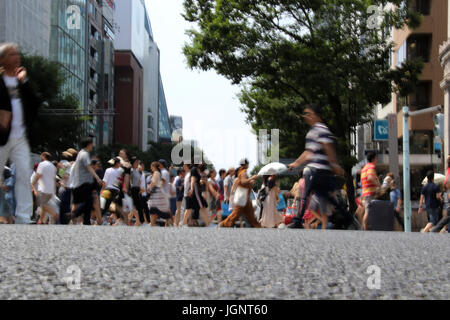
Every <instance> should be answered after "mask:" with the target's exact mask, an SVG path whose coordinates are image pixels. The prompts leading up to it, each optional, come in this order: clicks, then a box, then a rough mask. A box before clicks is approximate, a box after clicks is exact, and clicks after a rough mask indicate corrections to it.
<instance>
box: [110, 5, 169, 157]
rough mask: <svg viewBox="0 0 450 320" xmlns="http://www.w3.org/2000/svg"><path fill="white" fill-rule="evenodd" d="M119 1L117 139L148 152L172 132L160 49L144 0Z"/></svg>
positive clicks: (116, 76)
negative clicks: (161, 70) (161, 67)
mask: <svg viewBox="0 0 450 320" xmlns="http://www.w3.org/2000/svg"><path fill="white" fill-rule="evenodd" d="M115 4H116V11H115V22H116V23H117V25H118V29H119V31H118V32H117V34H116V41H115V50H116V69H115V72H116V74H115V79H116V86H115V90H116V101H115V106H116V113H117V114H116V117H115V124H116V126H115V140H116V142H121V143H125V144H134V145H137V146H139V148H140V149H141V150H143V151H146V150H147V149H148V148H149V145H150V143H151V142H158V141H165V140H167V141H170V140H171V134H172V131H171V128H170V122H169V113H168V111H167V103H166V99H165V94H164V87H163V83H162V79H161V73H160V52H159V48H158V46H157V44H156V43H155V41H154V37H153V31H152V28H151V23H150V19H149V17H148V14H147V8H146V6H145V3H144V1H143V0H135V1H128V0H117V1H116V3H115ZM119 92H120V95H119V94H117V93H119ZM124 92H126V93H125V94H123V93H124ZM125 97H126V98H125ZM130 104H131V107H130Z"/></svg>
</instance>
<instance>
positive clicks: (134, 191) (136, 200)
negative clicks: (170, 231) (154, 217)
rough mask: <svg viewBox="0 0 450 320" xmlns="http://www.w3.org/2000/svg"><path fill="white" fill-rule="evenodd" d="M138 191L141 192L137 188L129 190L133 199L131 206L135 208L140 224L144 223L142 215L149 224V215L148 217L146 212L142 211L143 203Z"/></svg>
mask: <svg viewBox="0 0 450 320" xmlns="http://www.w3.org/2000/svg"><path fill="white" fill-rule="evenodd" d="M140 191H141V188H139V187H133V188H131V198H132V199H133V204H134V206H135V207H136V210H137V212H138V214H139V220H140V221H141V223H144V222H145V220H144V213H145V216H146V218H147V221H148V222H150V215H149V212H148V210H147V211H145V209H144V208H145V207H144V205H145V202H144V201H143V198H142V196H141V194H140Z"/></svg>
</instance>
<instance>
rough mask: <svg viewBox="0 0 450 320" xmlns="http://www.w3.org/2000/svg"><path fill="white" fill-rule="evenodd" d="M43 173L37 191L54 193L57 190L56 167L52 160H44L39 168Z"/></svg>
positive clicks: (40, 172)
mask: <svg viewBox="0 0 450 320" xmlns="http://www.w3.org/2000/svg"><path fill="white" fill-rule="evenodd" d="M36 173H37V174H40V175H41V178H40V179H39V180H38V187H37V191H39V192H42V193H45V194H54V193H55V191H56V167H55V166H54V165H53V163H51V162H50V161H47V160H46V161H42V162H41V163H40V164H39V166H38V168H37V170H36Z"/></svg>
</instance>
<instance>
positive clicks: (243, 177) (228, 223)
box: [218, 159, 261, 228]
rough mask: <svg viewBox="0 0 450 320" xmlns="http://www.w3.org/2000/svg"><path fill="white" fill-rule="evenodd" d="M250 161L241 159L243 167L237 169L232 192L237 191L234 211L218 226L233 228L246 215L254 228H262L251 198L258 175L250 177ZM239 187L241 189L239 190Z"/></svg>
mask: <svg viewBox="0 0 450 320" xmlns="http://www.w3.org/2000/svg"><path fill="white" fill-rule="evenodd" d="M248 167H249V162H248V160H247V159H244V160H241V167H240V168H239V169H238V170H237V173H238V177H237V180H236V184H235V187H234V189H236V190H231V194H233V193H234V192H236V193H235V199H234V201H235V203H234V206H233V208H234V209H233V212H232V213H231V214H230V215H229V216H228V218H226V219H225V220H224V221H222V222H221V223H219V225H218V227H219V228H222V227H225V228H231V227H233V226H234V224H235V222H236V221H237V220H238V219H239V218H241V216H244V217H245V219H246V220H247V222H248V223H249V224H250V225H251V226H252V227H254V228H261V224H260V223H259V222H258V221H257V220H256V217H255V211H254V209H253V205H252V201H251V200H250V192H251V189H252V187H253V185H254V184H255V182H256V179H258V176H257V175H254V176H253V177H251V178H249V177H248V175H247V170H248ZM238 189H239V190H238Z"/></svg>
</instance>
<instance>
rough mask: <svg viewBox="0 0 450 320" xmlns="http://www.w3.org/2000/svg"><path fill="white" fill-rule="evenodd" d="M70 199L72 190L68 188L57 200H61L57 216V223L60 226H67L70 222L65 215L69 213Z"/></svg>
mask: <svg viewBox="0 0 450 320" xmlns="http://www.w3.org/2000/svg"><path fill="white" fill-rule="evenodd" d="M71 197H72V190H71V189H69V188H66V189H65V190H63V191H61V192H60V193H59V199H60V200H61V203H60V205H59V212H60V213H61V214H60V215H59V222H60V223H61V224H68V223H69V222H70V221H69V219H67V216H66V214H67V213H70V199H71Z"/></svg>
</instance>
